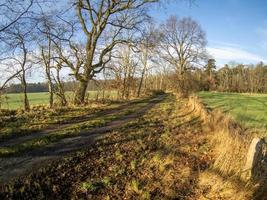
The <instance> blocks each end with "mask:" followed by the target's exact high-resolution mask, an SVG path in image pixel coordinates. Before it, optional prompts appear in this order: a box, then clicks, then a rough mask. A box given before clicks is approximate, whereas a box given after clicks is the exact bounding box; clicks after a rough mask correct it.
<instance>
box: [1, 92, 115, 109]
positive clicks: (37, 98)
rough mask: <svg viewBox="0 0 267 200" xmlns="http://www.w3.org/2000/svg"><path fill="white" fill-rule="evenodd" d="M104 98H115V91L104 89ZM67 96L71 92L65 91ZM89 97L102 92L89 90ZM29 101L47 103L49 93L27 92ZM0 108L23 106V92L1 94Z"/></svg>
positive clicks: (31, 103)
mask: <svg viewBox="0 0 267 200" xmlns="http://www.w3.org/2000/svg"><path fill="white" fill-rule="evenodd" d="M104 94H105V97H106V98H109V97H110V98H113V99H115V98H117V92H116V91H106V92H105V93H104ZM66 95H67V97H68V98H70V99H72V98H73V93H72V92H67V93H66ZM88 97H89V99H96V98H97V97H98V98H100V99H101V98H103V92H102V91H100V92H98V91H89V92H88ZM28 98H29V102H30V105H31V106H34V105H40V104H48V103H49V102H48V98H49V95H48V93H47V92H39V93H29V94H28ZM1 108H2V109H20V108H23V94H22V93H16V94H6V95H4V96H2V104H1Z"/></svg>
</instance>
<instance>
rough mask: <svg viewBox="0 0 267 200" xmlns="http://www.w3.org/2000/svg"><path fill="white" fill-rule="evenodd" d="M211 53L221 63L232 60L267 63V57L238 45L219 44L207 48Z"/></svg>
mask: <svg viewBox="0 0 267 200" xmlns="http://www.w3.org/2000/svg"><path fill="white" fill-rule="evenodd" d="M207 50H208V52H209V54H210V55H212V56H213V57H214V58H215V59H216V60H218V61H219V62H221V63H223V62H224V63H227V62H230V61H236V62H242V63H257V62H260V61H262V62H264V63H267V59H266V58H263V57H261V56H259V55H257V54H254V53H251V52H249V51H246V50H244V49H242V48H240V47H237V46H233V45H231V46H218V47H208V48H207Z"/></svg>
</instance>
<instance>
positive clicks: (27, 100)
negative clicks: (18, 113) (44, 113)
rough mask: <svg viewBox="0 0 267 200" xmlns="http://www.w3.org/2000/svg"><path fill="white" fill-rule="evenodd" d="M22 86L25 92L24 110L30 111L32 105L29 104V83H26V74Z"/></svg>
mask: <svg viewBox="0 0 267 200" xmlns="http://www.w3.org/2000/svg"><path fill="white" fill-rule="evenodd" d="M21 85H22V90H23V103H24V110H26V111H29V110H30V104H29V99H28V95H27V82H26V79H25V74H24V73H23V75H22V79H21Z"/></svg>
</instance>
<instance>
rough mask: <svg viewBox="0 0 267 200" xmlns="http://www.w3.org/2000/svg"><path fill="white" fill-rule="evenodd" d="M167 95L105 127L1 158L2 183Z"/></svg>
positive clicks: (125, 120)
mask: <svg viewBox="0 0 267 200" xmlns="http://www.w3.org/2000/svg"><path fill="white" fill-rule="evenodd" d="M165 97H166V95H160V96H158V97H155V98H153V99H151V100H150V101H149V103H148V104H147V105H145V106H144V107H142V108H140V109H139V110H137V111H136V112H134V113H132V114H129V115H126V116H123V117H121V118H119V119H117V120H114V121H112V122H109V123H107V124H106V125H105V126H103V127H100V128H94V129H92V130H90V131H82V132H80V135H79V136H76V137H71V138H65V139H62V140H60V141H59V142H57V143H53V144H50V145H48V146H46V147H44V148H39V149H34V150H32V151H28V152H25V153H24V154H22V155H20V156H13V157H6V158H0V184H4V183H7V182H8V181H11V180H12V179H14V178H16V177H19V176H22V175H26V174H28V173H30V172H32V171H33V170H37V169H38V168H41V167H44V166H45V165H47V164H49V163H50V162H51V161H53V160H55V159H60V158H63V157H64V156H66V155H67V154H69V153H72V152H75V151H77V150H81V149H83V148H86V147H88V146H90V145H92V144H93V143H95V142H96V141H97V140H98V139H99V138H100V137H101V136H103V134H105V133H108V132H111V131H114V130H116V129H118V128H120V127H122V126H123V125H125V124H126V123H128V122H130V121H132V120H135V119H137V118H139V117H141V116H142V115H144V114H145V113H146V112H147V111H148V110H150V109H151V108H152V107H154V106H155V105H156V104H157V103H159V102H160V101H162V100H163V99H164V98H165Z"/></svg>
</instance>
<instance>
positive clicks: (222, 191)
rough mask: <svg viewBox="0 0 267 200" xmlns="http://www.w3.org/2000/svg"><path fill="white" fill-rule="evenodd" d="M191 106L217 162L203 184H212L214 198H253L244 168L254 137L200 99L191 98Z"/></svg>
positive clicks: (205, 174) (203, 178)
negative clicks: (201, 124) (201, 122)
mask: <svg viewBox="0 0 267 200" xmlns="http://www.w3.org/2000/svg"><path fill="white" fill-rule="evenodd" d="M188 103H189V105H191V107H192V108H193V109H194V110H195V112H197V113H199V115H200V116H201V119H202V120H203V121H204V123H205V124H206V128H207V132H208V133H209V136H208V138H209V141H210V142H211V145H212V149H213V156H214V163H213V165H212V167H211V168H210V169H209V170H208V171H206V172H205V173H203V174H202V175H201V176H200V185H201V184H202V186H203V185H205V183H209V184H208V185H209V186H210V188H209V192H208V193H209V194H207V195H208V196H209V198H210V199H240V200H241V199H251V195H252V188H251V185H252V184H250V181H249V171H248V170H245V169H244V167H245V164H246V157H247V150H248V147H249V145H250V142H251V140H252V138H253V136H254V134H253V133H252V132H250V131H249V130H246V129H244V128H243V127H242V126H241V125H240V124H238V123H237V122H235V121H234V120H233V118H232V117H231V116H229V115H225V114H224V113H222V112H220V111H219V110H207V109H206V108H205V107H204V105H203V104H202V103H201V101H200V100H199V99H198V98H197V97H196V96H191V97H190V98H189V101H188ZM206 185H207V184H206ZM209 198H208V199H209Z"/></svg>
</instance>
